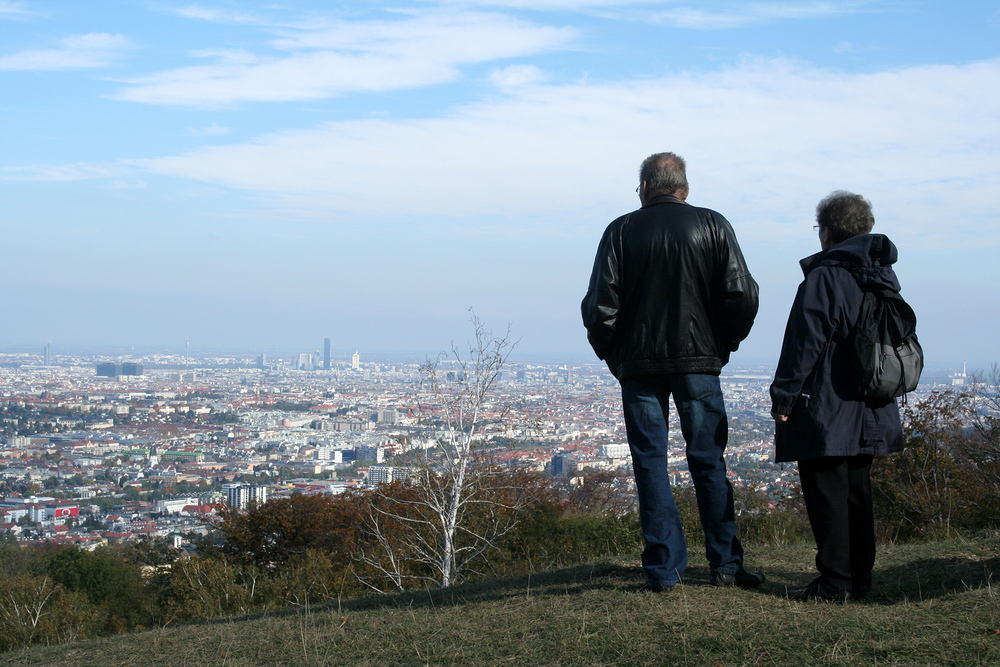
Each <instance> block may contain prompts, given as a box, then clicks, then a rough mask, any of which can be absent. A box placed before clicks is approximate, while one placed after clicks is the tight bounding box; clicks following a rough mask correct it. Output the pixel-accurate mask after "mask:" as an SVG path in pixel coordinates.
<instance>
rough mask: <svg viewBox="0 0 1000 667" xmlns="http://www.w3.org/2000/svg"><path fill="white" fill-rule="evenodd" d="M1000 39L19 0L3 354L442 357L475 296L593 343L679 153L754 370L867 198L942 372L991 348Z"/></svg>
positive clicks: (925, 7)
mask: <svg viewBox="0 0 1000 667" xmlns="http://www.w3.org/2000/svg"><path fill="white" fill-rule="evenodd" d="M529 4H530V7H529ZM998 33H1000V10H998V8H997V7H996V5H995V3H994V4H991V3H985V2H970V3H962V4H961V5H954V4H945V3H943V2H919V3H897V2H890V1H888V0H882V1H864V0H859V1H844V2H823V3H820V2H805V3H802V2H795V3H792V2H774V3H768V4H742V3H731V2H706V3H698V5H697V8H696V9H695V8H692V6H687V5H683V4H678V3H672V2H641V1H639V2H629V1H619V0H605V1H603V2H602V1H600V0H550V1H542V2H534V3H525V2H521V1H519V0H507V1H504V0H498V1H495V2H477V1H467V2H458V1H449V0H441V1H428V2H407V1H402V2H394V3H380V4H378V5H373V4H370V3H341V4H339V5H338V6H337V8H336V9H330V8H329V7H327V6H325V5H323V4H322V3H315V2H290V3H284V4H283V5H281V7H274V6H272V5H270V4H268V3H239V5H236V4H233V3H231V2H207V3H201V4H197V5H192V4H186V3H171V2H166V3H158V4H156V5H149V4H147V3H139V2H112V3H106V4H102V5H100V6H82V5H79V4H78V3H70V2H47V3H41V2H34V1H30V0H24V1H11V0H0V34H2V35H3V42H2V43H3V47H2V48H0V86H2V90H3V91H4V94H3V96H2V97H0V117H2V119H3V122H4V124H5V126H6V127H8V128H11V129H10V130H9V131H7V132H5V133H4V134H3V137H2V138H0V149H2V150H0V155H2V157H0V222H2V224H3V229H4V237H5V239H4V240H5V243H4V254H3V260H4V261H3V262H2V267H0V276H2V280H3V281H4V284H5V286H6V288H7V289H6V290H5V292H6V297H7V298H6V299H5V302H4V306H5V308H4V311H5V317H4V326H3V327H2V328H0V349H4V350H9V349H25V350H34V351H37V352H39V353H40V352H41V350H42V349H43V348H44V346H45V345H46V344H48V343H51V344H52V353H53V355H54V356H58V354H59V350H60V349H67V348H70V347H74V346H106V347H128V346H137V347H139V348H164V349H171V350H174V351H179V350H181V349H183V346H184V344H185V340H186V337H187V336H190V339H191V341H192V345H193V346H194V347H195V349H202V350H205V349H219V348H222V347H226V346H231V347H234V348H239V349H252V350H265V349H294V348H299V349H301V350H308V351H309V352H314V351H315V350H323V347H322V341H323V338H324V337H329V338H330V339H331V340H332V341H333V344H334V349H336V350H341V349H343V350H347V349H348V348H355V347H358V346H359V342H360V347H361V348H363V349H370V350H383V351H392V350H400V351H403V350H406V351H414V352H419V351H430V352H434V351H438V350H442V349H447V348H448V346H449V344H450V343H451V342H452V341H454V342H456V343H462V342H464V341H465V340H466V339H467V338H468V334H469V331H470V329H469V326H468V316H469V313H468V309H469V307H474V308H475V309H476V313H477V314H478V315H479V316H480V317H482V318H483V320H484V321H485V322H486V323H487V324H488V325H489V326H491V327H492V328H493V329H494V330H495V331H500V330H503V329H504V328H505V327H506V325H507V323H510V324H511V325H512V327H513V330H512V333H513V337H514V338H516V339H519V340H520V341H521V342H520V345H519V348H518V352H519V354H523V355H525V356H527V357H529V358H541V357H546V356H548V357H554V358H571V359H584V358H586V357H587V356H588V355H589V354H590V352H589V349H588V347H587V343H586V336H585V332H584V330H583V327H582V325H581V323H580V318H579V302H580V299H581V298H582V297H583V294H584V292H585V291H586V282H587V278H588V276H589V273H590V267H591V262H592V261H593V256H594V251H595V250H596V246H597V241H598V239H599V237H600V234H601V232H602V231H603V229H604V227H605V226H606V225H607V224H608V223H609V222H610V221H611V220H612V219H613V218H615V217H617V216H618V215H621V214H623V213H625V212H627V211H629V210H631V209H634V208H636V207H637V205H638V202H637V200H636V198H635V195H634V192H633V191H634V188H635V185H636V180H637V177H636V171H637V168H638V165H639V162H640V161H641V160H642V159H643V158H644V157H645V156H646V155H648V154H650V153H652V152H656V151H661V150H672V151H675V152H677V153H679V154H681V155H683V156H684V157H685V158H686V159H687V160H688V165H689V176H690V180H691V196H690V198H689V201H691V202H692V203H694V204H696V205H701V206H707V207H709V208H713V209H717V210H719V211H720V212H722V213H723V214H724V215H725V216H726V217H727V218H729V219H730V221H731V222H732V223H733V225H734V227H735V229H736V232H737V234H738V236H739V239H740V242H741V245H742V247H743V250H744V253H745V255H746V257H747V262H748V264H749V266H750V269H751V271H752V272H753V274H754V276H755V277H756V278H757V279H758V281H759V282H760V285H761V312H760V315H759V316H758V322H757V324H756V326H755V328H754V331H753V332H752V333H751V335H750V337H749V338H748V339H747V341H746V342H745V343H744V345H743V347H742V348H741V350H740V351H739V352H737V353H736V354H735V355H734V357H733V361H734V363H748V362H758V361H759V362H764V361H766V360H769V359H770V360H774V359H776V358H777V350H778V348H779V347H780V342H781V334H782V331H783V328H784V321H785V318H786V316H787V313H788V308H789V306H790V304H791V300H792V296H793V295H794V291H795V288H796V286H797V284H798V282H799V280H800V278H801V273H800V272H799V268H798V260H799V259H801V258H802V257H804V256H806V255H808V254H811V253H812V252H815V251H816V250H818V245H819V244H818V240H817V239H816V237H815V233H814V232H813V231H812V229H811V226H812V224H813V222H812V217H813V210H814V207H815V205H816V202H818V200H819V199H820V198H822V197H823V196H825V195H826V194H827V193H829V192H830V191H831V190H834V189H838V188H844V189H848V190H852V191H856V192H860V193H861V194H864V195H865V196H867V197H868V198H869V199H870V200H871V201H872V203H873V205H874V210H875V216H876V227H875V230H874V231H876V232H884V233H886V234H887V235H889V237H890V238H891V239H892V240H893V241H894V242H895V243H896V244H897V246H898V247H899V250H900V261H899V264H898V265H897V273H898V274H899V276H900V281H901V283H902V285H903V295H904V297H905V298H906V299H907V300H908V301H909V302H910V303H911V304H912V305H913V306H914V308H915V310H916V312H917V316H918V320H919V322H918V333H919V335H920V340H921V343H922V344H923V347H924V350H925V352H926V355H927V359H928V364H941V365H951V366H958V365H960V364H961V363H962V361H963V360H967V361H968V362H969V365H970V368H976V367H979V368H983V367H988V366H989V364H991V363H992V362H993V361H996V360H997V359H998V357H1000V355H998V354H997V352H996V344H995V340H994V339H995V336H993V335H992V332H994V331H996V330H997V329H998V328H1000V287H998V286H997V284H996V281H995V278H994V273H995V270H991V269H989V267H990V266H992V265H993V262H994V260H993V256H994V255H995V254H996V251H997V248H998V246H1000V224H998V222H1000V219H998V218H1000V216H998V214H997V207H996V205H995V202H994V199H995V198H994V195H993V193H994V192H995V191H996V190H997V189H998V186H1000V183H998V181H1000V157H998V155H1000V151H997V145H998V143H1000V123H998V121H997V118H1000V92H997V91H998V90H1000V85H998V84H1000V52H998V45H1000V39H998V37H1000V34H998ZM350 351H351V352H353V350H350Z"/></svg>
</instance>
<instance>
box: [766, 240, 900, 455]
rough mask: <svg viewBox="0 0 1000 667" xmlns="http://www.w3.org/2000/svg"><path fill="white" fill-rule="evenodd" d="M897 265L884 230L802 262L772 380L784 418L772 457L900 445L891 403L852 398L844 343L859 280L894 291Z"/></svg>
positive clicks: (775, 405) (876, 451)
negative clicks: (799, 277)
mask: <svg viewBox="0 0 1000 667" xmlns="http://www.w3.org/2000/svg"><path fill="white" fill-rule="evenodd" d="M895 262H896V246H894V245H893V244H892V242H891V241H890V240H889V239H888V238H886V237H885V236H884V235H882V234H862V235H860V236H855V237H852V238H849V239H847V240H846V241H844V242H842V243H839V244H837V245H835V246H833V247H832V248H830V249H828V250H825V251H823V252H820V253H817V254H815V255H812V256H811V257H807V258H806V259H804V260H802V261H801V262H800V263H801V265H802V271H803V273H805V280H803V281H802V284H801V285H799V290H798V293H797V294H796V295H795V302H794V303H793V304H792V311H791V313H790V314H789V315H788V324H787V326H786V328H785V338H784V341H783V343H782V346H781V357H780V358H779V360H778V368H777V370H776V371H775V373H774V382H772V383H771V404H772V408H771V409H772V410H773V411H774V412H777V413H779V414H783V415H788V416H789V418H788V421H786V422H777V423H776V424H775V430H774V445H775V460H776V461H779V462H782V461H802V460H806V459H812V458H817V457H820V456H856V455H858V454H872V455H881V454H887V453H889V452H895V451H899V450H901V449H902V448H903V432H902V426H901V425H900V421H899V409H898V407H897V406H896V401H895V400H891V401H879V402H873V401H865V400H861V399H859V398H857V396H856V394H855V392H854V389H853V383H852V382H851V379H850V377H849V370H848V368H849V365H850V364H849V357H848V356H847V354H848V352H847V347H846V345H845V341H846V340H847V339H848V338H849V336H850V334H851V332H852V330H853V328H854V327H855V326H856V324H857V321H858V317H859V314H860V312H861V301H862V299H863V297H864V293H863V292H862V289H861V284H869V283H870V284H874V285H881V286H884V287H886V288H888V289H891V290H892V291H894V292H898V291H899V282H898V281H897V280H896V274H895V272H894V271H893V270H892V265H893V264H894V263H895Z"/></svg>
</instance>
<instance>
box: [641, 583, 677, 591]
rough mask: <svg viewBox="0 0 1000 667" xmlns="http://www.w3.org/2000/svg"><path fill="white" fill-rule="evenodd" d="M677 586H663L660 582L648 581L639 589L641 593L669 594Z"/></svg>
mask: <svg viewBox="0 0 1000 667" xmlns="http://www.w3.org/2000/svg"><path fill="white" fill-rule="evenodd" d="M674 585H675V584H662V583H660V582H658V581H647V582H646V583H644V584H643V585H642V586H640V587H639V588H638V590H639V592H640V593H669V592H670V591H672V590H674Z"/></svg>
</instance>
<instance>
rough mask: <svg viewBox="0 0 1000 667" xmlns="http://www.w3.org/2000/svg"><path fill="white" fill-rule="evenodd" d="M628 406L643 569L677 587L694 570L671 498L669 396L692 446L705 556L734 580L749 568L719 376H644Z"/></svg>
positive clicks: (626, 395)
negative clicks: (729, 470)
mask: <svg viewBox="0 0 1000 667" xmlns="http://www.w3.org/2000/svg"><path fill="white" fill-rule="evenodd" d="M621 385H622V404H623V405H624V408H625V428H626V430H627V432H628V444H629V449H631V450H632V467H633V470H634V473H635V485H636V490H637V491H638V495H639V520H640V522H641V524H642V535H643V538H644V539H645V541H646V548H645V549H644V550H643V552H642V569H643V570H645V572H646V575H647V577H648V578H649V584H650V585H651V586H655V587H658V586H673V585H674V584H676V583H677V582H678V581H680V579H681V576H682V575H683V574H684V569H685V568H686V567H687V544H686V542H685V541H684V527H683V526H682V525H681V517H680V514H679V513H678V511H677V505H676V504H675V503H674V496H673V493H672V492H671V490H670V477H669V474H668V470H667V453H668V450H669V440H668V433H667V419H668V414H669V412H670V395H671V394H673V397H674V405H676V406H677V412H678V415H679V416H680V421H681V433H683V435H684V441H685V442H686V443H687V462H688V469H689V470H690V471H691V481H692V482H693V483H694V490H695V495H696V497H697V499H698V514H699V516H700V517H701V527H702V529H703V530H704V531H705V551H706V556H707V557H708V564H709V567H710V568H711V570H712V571H713V572H724V573H730V574H731V573H734V572H736V571H737V570H738V569H739V568H740V567H741V566H742V565H743V547H742V546H741V545H740V542H739V540H738V539H736V518H735V513H734V511H733V487H732V485H731V484H730V483H729V480H728V479H727V478H726V461H725V459H724V458H723V452H725V450H726V442H727V441H728V439H729V423H728V421H727V419H726V407H725V404H724V403H723V400H722V387H721V385H720V384H719V378H718V376H716V375H701V374H695V373H687V374H671V375H656V376H644V377H637V378H628V379H625V380H623V381H622V383H621Z"/></svg>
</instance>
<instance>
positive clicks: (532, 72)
mask: <svg viewBox="0 0 1000 667" xmlns="http://www.w3.org/2000/svg"><path fill="white" fill-rule="evenodd" d="M547 78H548V77H547V75H546V74H545V72H543V71H542V70H540V69H538V68H537V67H535V66H534V65H510V66H509V67H504V68H503V69H496V70H493V72H491V73H490V81H492V82H493V85H495V86H497V87H498V88H502V89H504V90H509V89H513V88H523V87H525V86H533V85H536V84H539V83H542V82H543V81H545V80H546V79H547Z"/></svg>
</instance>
